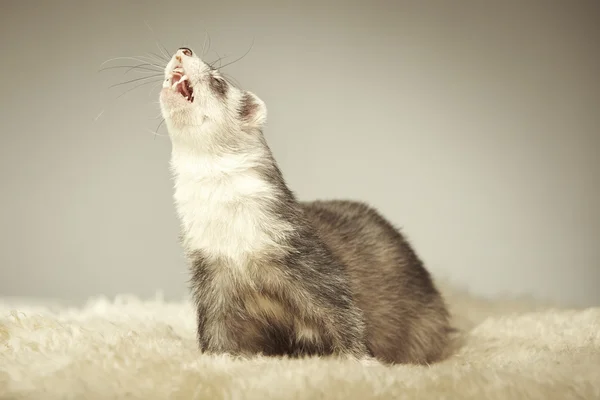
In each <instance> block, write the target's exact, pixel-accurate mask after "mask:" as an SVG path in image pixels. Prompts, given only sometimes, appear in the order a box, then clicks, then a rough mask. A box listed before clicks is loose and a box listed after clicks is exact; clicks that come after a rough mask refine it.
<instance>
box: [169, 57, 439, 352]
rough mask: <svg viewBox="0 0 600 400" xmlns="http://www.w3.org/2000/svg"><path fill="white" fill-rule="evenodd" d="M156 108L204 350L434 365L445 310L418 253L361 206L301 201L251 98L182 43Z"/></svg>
mask: <svg viewBox="0 0 600 400" xmlns="http://www.w3.org/2000/svg"><path fill="white" fill-rule="evenodd" d="M160 104H161V110H162V114H163V116H164V118H165V121H166V124H167V128H168V131H169V136H170V138H171V142H172V157H171V168H172V172H173V175H174V181H175V194H174V199H175V204H176V209H177V212H178V215H179V218H180V220H181V225H182V236H181V237H182V244H183V247H184V250H185V252H186V255H187V258H188V260H189V264H190V268H191V276H192V278H191V283H192V293H193V298H194V300H195V304H196V308H197V334H198V340H199V346H200V348H201V349H202V350H203V351H204V352H207V353H228V354H234V355H246V356H250V355H257V354H263V355H272V356H309V355H316V356H326V355H338V356H349V357H353V358H357V359H366V358H370V357H375V358H376V359H378V360H380V361H383V362H386V363H430V362H433V361H436V360H437V359H439V357H440V356H441V355H442V353H443V351H444V349H445V347H446V346H447V343H448V333H449V331H450V322H449V314H448V312H447V310H446V306H445V304H444V301H443V299H442V297H441V295H440V294H439V292H438V291H437V289H436V288H435V286H434V284H433V282H432V279H431V277H430V275H429V273H428V272H427V270H426V269H425V268H424V267H423V265H422V262H421V261H420V259H419V258H418V256H417V255H416V254H415V252H414V251H413V250H412V248H411V247H410V245H409V244H408V242H407V241H406V240H405V239H404V237H403V236H402V235H401V234H400V232H399V231H398V230H396V229H395V228H394V227H393V226H392V225H391V224H390V223H389V222H388V221H387V220H386V219H385V218H383V217H382V216H381V215H380V214H379V213H378V212H377V211H376V210H374V209H373V208H371V207H369V206H367V205H365V204H363V203H360V202H354V201H343V200H331V201H315V202H300V201H298V200H297V199H296V197H295V196H294V194H293V193H292V192H291V191H290V189H289V188H288V186H287V185H286V183H285V180H284V178H283V176H282V173H281V171H280V170H279V168H278V166H277V163H276V162H275V160H274V158H273V155H272V153H271V150H270V149H269V147H268V145H267V143H266V142H265V139H264V136H263V135H262V128H263V125H264V123H265V120H266V115H267V112H266V107H265V104H264V103H263V102H262V101H261V100H260V99H259V98H258V97H257V96H256V95H254V94H253V93H251V92H248V91H244V90H241V89H239V88H237V87H235V86H233V85H231V84H230V83H229V82H228V81H227V80H225V79H224V78H223V77H222V76H221V75H220V73H219V71H217V70H215V69H213V68H211V67H210V66H208V65H207V64H206V63H204V62H203V61H202V60H200V59H199V58H198V57H197V56H196V55H194V54H193V52H192V51H191V50H190V49H187V48H182V49H179V50H178V51H177V53H176V54H175V55H174V56H173V58H172V59H171V61H170V62H169V63H168V65H167V67H166V69H165V81H164V84H163V90H162V91H161V95H160Z"/></svg>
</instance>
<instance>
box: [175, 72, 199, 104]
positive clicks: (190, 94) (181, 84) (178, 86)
mask: <svg viewBox="0 0 600 400" xmlns="http://www.w3.org/2000/svg"><path fill="white" fill-rule="evenodd" d="M171 89H174V90H175V91H176V92H178V93H179V94H181V95H182V96H183V97H185V98H186V100H187V101H189V102H192V101H193V100H194V90H193V89H192V86H191V85H190V81H189V79H188V77H187V75H186V74H185V71H184V70H183V68H175V69H174V70H173V74H172V75H171Z"/></svg>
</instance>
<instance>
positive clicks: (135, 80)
mask: <svg viewBox="0 0 600 400" xmlns="http://www.w3.org/2000/svg"><path fill="white" fill-rule="evenodd" d="M162 76H163V74H155V75H149V76H142V77H141V78H134V79H130V80H128V81H125V82H119V83H115V84H114V85H110V86H109V88H114V87H117V86H122V85H127V84H128V83H133V82H138V81H143V80H147V79H156V78H158V77H162ZM161 80H162V79H161ZM152 82H156V81H152Z"/></svg>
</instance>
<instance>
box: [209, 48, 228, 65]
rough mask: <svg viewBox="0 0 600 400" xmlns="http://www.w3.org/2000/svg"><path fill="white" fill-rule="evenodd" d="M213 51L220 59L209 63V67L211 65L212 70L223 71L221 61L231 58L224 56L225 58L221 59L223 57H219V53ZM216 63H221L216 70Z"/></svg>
mask: <svg viewBox="0 0 600 400" xmlns="http://www.w3.org/2000/svg"><path fill="white" fill-rule="evenodd" d="M213 51H214V52H215V54H216V55H217V57H218V58H217V59H216V60H215V61H213V62H211V63H208V65H210V67H211V68H212V69H221V60H222V59H224V58H227V57H229V56H228V55H224V56H223V57H221V56H219V53H217V51H216V50H213ZM216 63H219V67H218V68H215V64H216Z"/></svg>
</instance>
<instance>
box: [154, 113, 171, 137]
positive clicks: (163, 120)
mask: <svg viewBox="0 0 600 400" xmlns="http://www.w3.org/2000/svg"><path fill="white" fill-rule="evenodd" d="M164 122H165V119H164V118H163V119H162V120H161V121H160V123H159V124H158V126H157V127H156V129H154V132H153V134H154V139H156V137H157V136H163V137H167V136H169V135H162V134H160V133H158V131H159V129H160V127H161V126H162V124H164ZM151 132H152V131H151Z"/></svg>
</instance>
